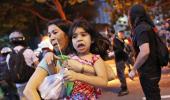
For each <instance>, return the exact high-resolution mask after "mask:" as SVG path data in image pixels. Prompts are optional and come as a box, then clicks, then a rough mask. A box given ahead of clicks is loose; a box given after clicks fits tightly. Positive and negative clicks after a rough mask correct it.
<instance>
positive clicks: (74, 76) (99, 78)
mask: <svg viewBox="0 0 170 100" xmlns="http://www.w3.org/2000/svg"><path fill="white" fill-rule="evenodd" d="M94 69H95V72H96V76H92V75H91V76H90V75H85V74H82V73H76V72H74V71H70V70H69V71H66V72H65V76H64V78H65V79H66V80H69V81H75V80H79V81H83V82H86V83H89V84H91V85H94V86H97V87H106V86H107V73H106V68H105V65H104V61H103V60H102V59H101V58H99V59H98V60H97V61H96V62H95V64H94Z"/></svg>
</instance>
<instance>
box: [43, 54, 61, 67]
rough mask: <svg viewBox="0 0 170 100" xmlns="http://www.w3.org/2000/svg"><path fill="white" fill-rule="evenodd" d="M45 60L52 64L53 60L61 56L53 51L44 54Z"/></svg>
mask: <svg viewBox="0 0 170 100" xmlns="http://www.w3.org/2000/svg"><path fill="white" fill-rule="evenodd" d="M44 59H45V61H46V62H47V64H48V65H50V64H52V62H54V61H57V60H58V59H60V57H58V56H56V55H55V54H54V53H53V52H48V53H46V54H45V56H44Z"/></svg>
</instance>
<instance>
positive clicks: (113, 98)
mask: <svg viewBox="0 0 170 100" xmlns="http://www.w3.org/2000/svg"><path fill="white" fill-rule="evenodd" d="M126 79H127V84H128V89H129V94H128V95H125V96H121V97H118V96H117V93H118V91H119V86H120V83H119V80H118V79H115V80H113V81H110V82H109V87H108V88H106V89H104V91H103V93H102V95H101V96H100V99H99V100H145V98H144V94H143V92H142V89H141V86H140V83H139V79H138V77H135V79H134V81H132V80H130V79H129V78H128V77H127V78H126ZM160 88H161V98H162V100H170V68H164V69H163V71H162V77H161V81H160Z"/></svg>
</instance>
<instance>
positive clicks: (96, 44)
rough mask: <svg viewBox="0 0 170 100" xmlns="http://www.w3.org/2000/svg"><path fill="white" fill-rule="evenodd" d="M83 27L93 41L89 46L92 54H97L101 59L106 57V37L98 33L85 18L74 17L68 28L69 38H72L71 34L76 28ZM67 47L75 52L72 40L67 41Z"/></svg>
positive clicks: (107, 46) (107, 43) (107, 47)
mask: <svg viewBox="0 0 170 100" xmlns="http://www.w3.org/2000/svg"><path fill="white" fill-rule="evenodd" d="M78 27H81V28H83V29H84V30H85V31H86V32H87V33H88V34H90V36H91V39H92V41H93V43H92V44H91V47H90V52H91V53H93V54H99V55H100V56H101V57H102V58H103V59H105V58H107V56H108V55H107V50H108V49H109V46H110V42H109V40H108V39H106V38H104V37H103V36H102V35H101V34H99V33H98V32H97V31H96V30H95V29H94V27H92V24H90V23H88V22H87V20H85V19H83V18H81V19H76V20H75V21H74V22H73V24H72V26H71V27H70V30H69V39H70V40H72V35H73V33H74V31H75V30H76V29H77V28H78ZM69 48H70V51H71V53H76V50H75V49H74V47H73V44H72V41H70V42H69Z"/></svg>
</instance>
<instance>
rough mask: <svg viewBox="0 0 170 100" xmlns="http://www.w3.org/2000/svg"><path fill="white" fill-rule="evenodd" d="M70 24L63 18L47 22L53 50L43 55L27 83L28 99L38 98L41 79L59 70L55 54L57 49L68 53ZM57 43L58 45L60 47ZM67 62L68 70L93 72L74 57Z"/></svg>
mask: <svg viewBox="0 0 170 100" xmlns="http://www.w3.org/2000/svg"><path fill="white" fill-rule="evenodd" d="M70 26H71V22H68V21H64V20H57V21H53V22H50V23H49V24H48V36H49V38H50V42H51V44H52V45H53V48H54V52H48V53H47V54H46V55H45V56H44V58H43V59H42V60H41V62H40V63H39V65H38V67H37V68H36V70H35V72H34V74H33V75H32V77H31V78H30V80H29V82H28V83H27V86H26V88H25V90H24V94H25V96H26V97H27V99H28V100H40V96H39V94H38V87H39V86H40V84H41V83H42V81H43V79H44V78H45V77H46V76H48V75H51V74H55V73H58V72H59V70H60V68H59V66H58V64H56V61H57V60H58V59H59V57H57V55H60V52H59V49H61V52H62V53H63V54H64V55H67V54H69V53H70V50H69V49H67V48H68V44H69V35H68V31H69V28H70ZM58 45H60V48H59V46H58ZM67 62H68V64H69V68H68V69H69V70H75V69H76V71H77V72H79V73H81V72H87V73H93V74H95V71H94V68H93V67H91V66H90V65H85V64H83V65H82V63H80V62H78V61H77V60H74V59H69V60H68V61H67ZM67 75H68V74H67ZM76 77H77V76H76Z"/></svg>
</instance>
